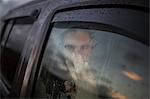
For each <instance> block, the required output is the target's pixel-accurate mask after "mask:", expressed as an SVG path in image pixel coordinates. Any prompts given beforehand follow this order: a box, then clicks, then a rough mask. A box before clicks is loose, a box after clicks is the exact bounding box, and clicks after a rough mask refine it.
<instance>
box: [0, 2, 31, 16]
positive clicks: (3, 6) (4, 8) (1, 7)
mask: <svg viewBox="0 0 150 99" xmlns="http://www.w3.org/2000/svg"><path fill="white" fill-rule="evenodd" d="M30 1H33V0H0V19H1V17H2V16H4V15H5V14H6V13H8V11H9V10H10V9H13V8H15V7H17V6H20V5H23V4H25V3H27V2H30Z"/></svg>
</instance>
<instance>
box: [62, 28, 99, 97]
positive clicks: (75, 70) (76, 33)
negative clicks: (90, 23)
mask: <svg viewBox="0 0 150 99" xmlns="http://www.w3.org/2000/svg"><path fill="white" fill-rule="evenodd" d="M63 42H64V54H65V55H66V57H67V58H68V60H66V65H67V68H68V70H69V72H70V75H71V77H72V79H73V80H74V81H75V84H76V86H77V87H76V88H77V89H76V90H77V93H76V98H81V97H83V98H85V97H86V99H87V98H94V97H93V95H90V94H89V93H92V94H93V93H94V94H95V93H96V92H95V91H96V80H95V77H94V75H93V73H92V71H91V67H90V65H89V57H90V55H91V51H92V47H93V41H92V36H91V33H90V32H89V31H86V30H81V29H70V30H68V31H66V32H65V33H64V37H63ZM67 82H68V81H66V82H65V87H66V86H67V87H66V89H67V88H70V90H71V87H68V86H69V85H66V84H67ZM81 90H84V91H88V94H85V92H83V91H81ZM70 93H72V92H70ZM82 95H84V96H82ZM86 95H87V96H86ZM72 97H73V98H72V99H74V98H75V95H73V96H72Z"/></svg>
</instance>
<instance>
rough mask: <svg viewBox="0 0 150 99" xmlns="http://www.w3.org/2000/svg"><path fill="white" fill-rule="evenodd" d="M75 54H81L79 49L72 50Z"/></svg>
mask: <svg viewBox="0 0 150 99" xmlns="http://www.w3.org/2000/svg"><path fill="white" fill-rule="evenodd" d="M74 52H75V54H76V55H77V54H81V48H80V47H76V48H75V50H74Z"/></svg>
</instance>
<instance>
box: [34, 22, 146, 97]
mask: <svg viewBox="0 0 150 99" xmlns="http://www.w3.org/2000/svg"><path fill="white" fill-rule="evenodd" d="M79 24H80V23H78V24H76V25H79ZM39 97H41V98H48V99H64V98H65V99H96V98H105V99H106V98H110V99H116V98H117V99H146V98H147V97H148V47H147V46H146V45H144V44H143V43H140V42H138V41H136V40H133V39H131V38H128V37H125V36H123V35H119V34H116V33H113V32H109V31H102V30H95V29H92V28H91V27H87V28H85V27H84V28H82V27H80V28H79V27H71V26H70V25H67V26H66V27H65V24H64V26H63V28H62V27H61V28H60V27H57V25H55V24H54V27H53V29H52V31H51V35H50V38H49V40H48V43H47V46H46V49H45V52H44V57H43V60H42V63H41V69H40V74H39V77H38V80H37V83H36V87H35V91H34V98H39Z"/></svg>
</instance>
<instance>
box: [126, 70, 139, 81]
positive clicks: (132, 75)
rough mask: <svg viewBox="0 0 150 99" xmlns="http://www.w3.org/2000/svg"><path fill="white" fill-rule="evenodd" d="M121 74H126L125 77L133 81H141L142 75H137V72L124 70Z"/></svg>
mask: <svg viewBox="0 0 150 99" xmlns="http://www.w3.org/2000/svg"><path fill="white" fill-rule="evenodd" d="M123 74H124V75H126V76H127V77H129V78H130V79H132V80H135V81H141V80H142V77H141V76H140V75H138V74H137V73H135V72H133V71H130V70H124V71H123Z"/></svg>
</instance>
